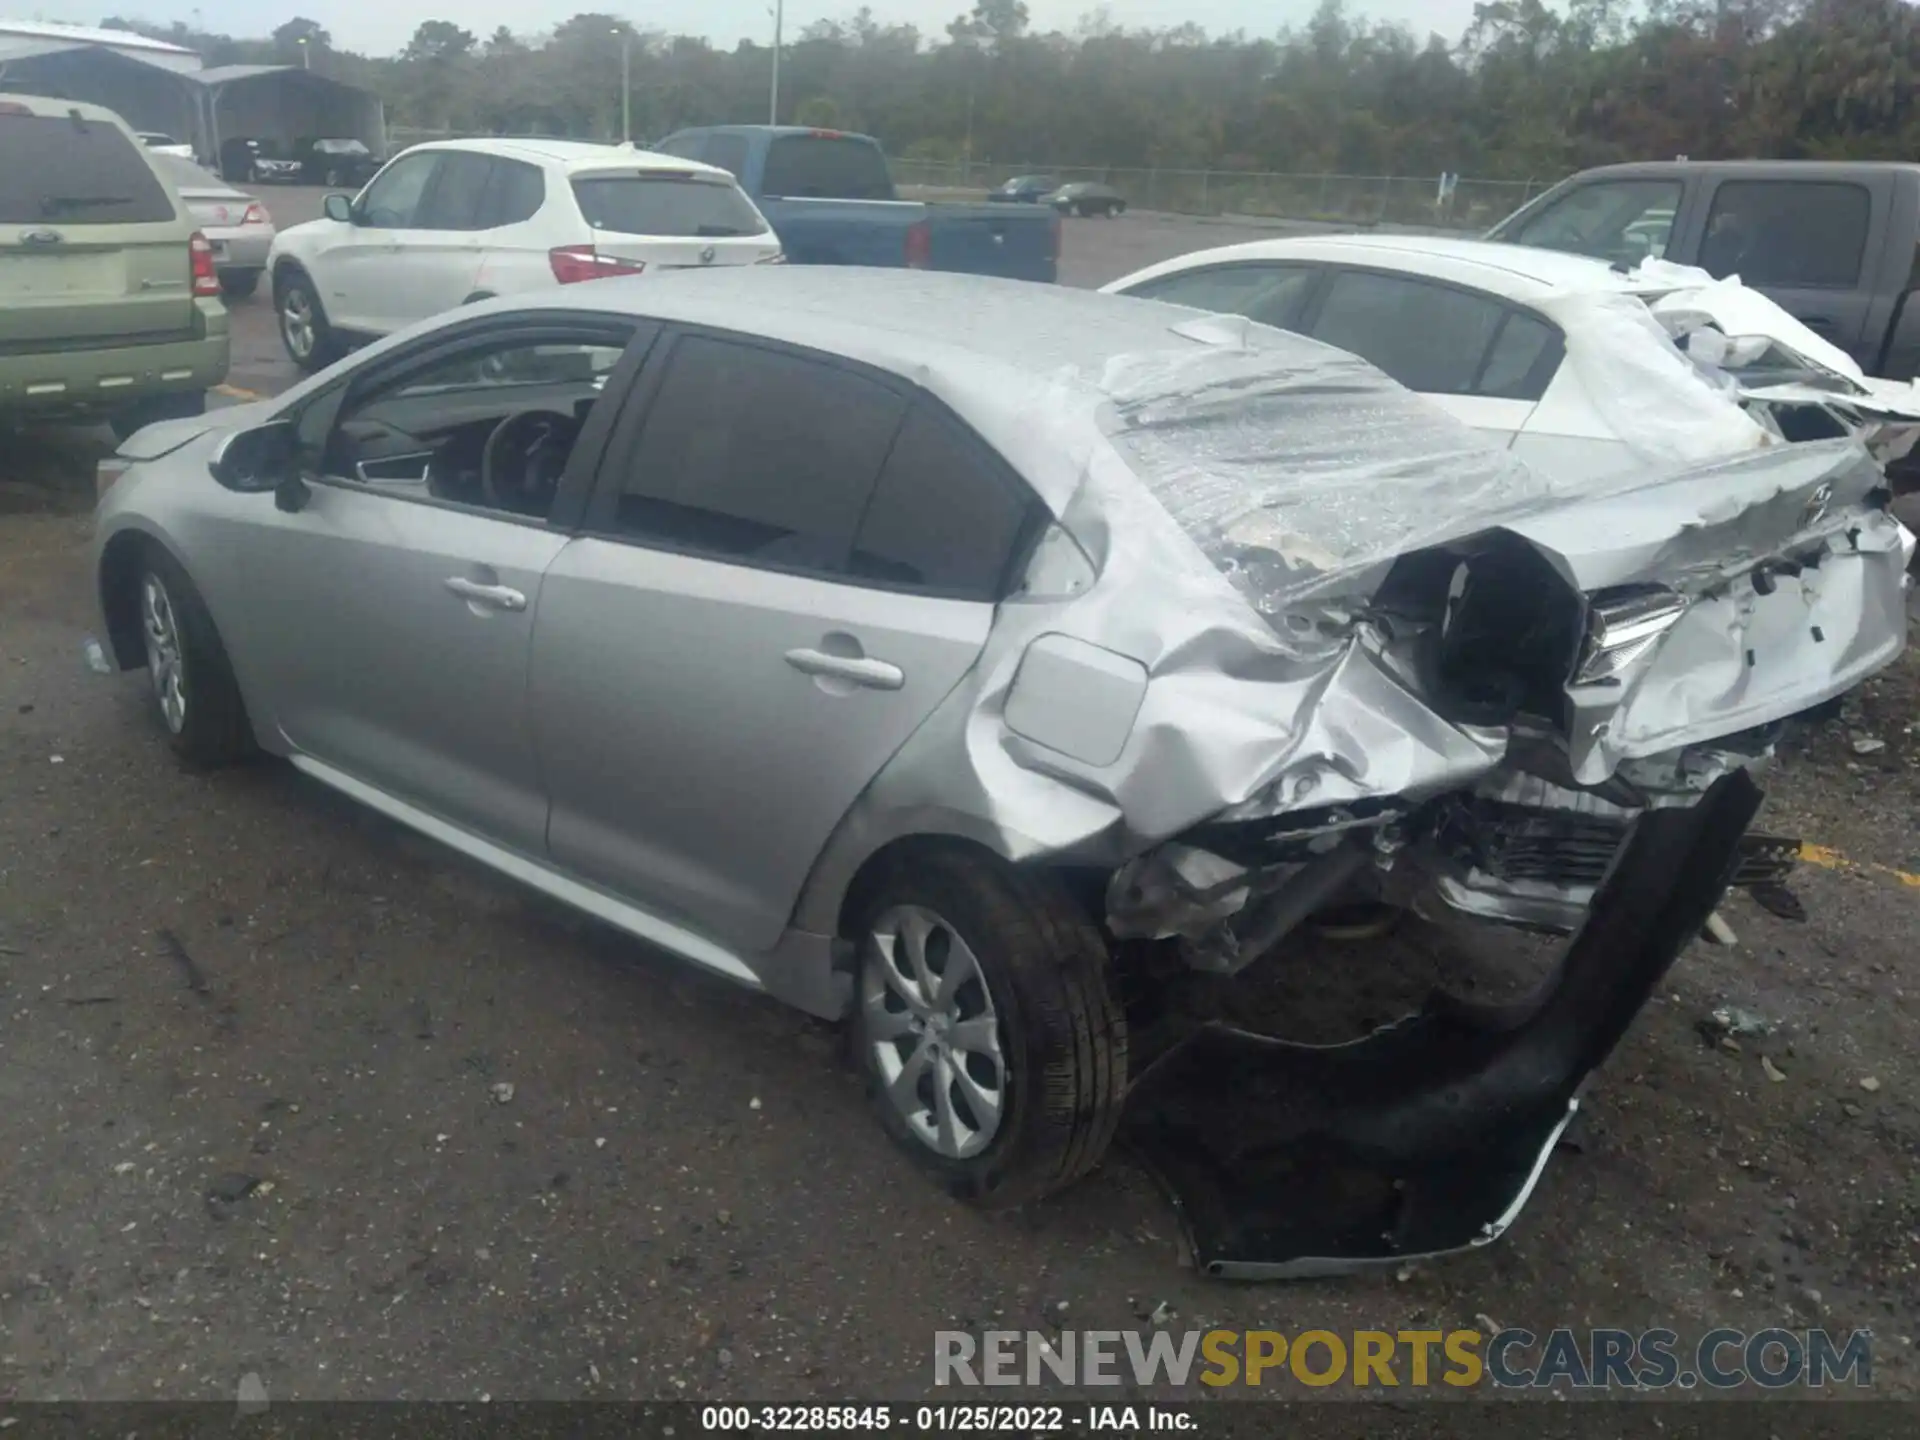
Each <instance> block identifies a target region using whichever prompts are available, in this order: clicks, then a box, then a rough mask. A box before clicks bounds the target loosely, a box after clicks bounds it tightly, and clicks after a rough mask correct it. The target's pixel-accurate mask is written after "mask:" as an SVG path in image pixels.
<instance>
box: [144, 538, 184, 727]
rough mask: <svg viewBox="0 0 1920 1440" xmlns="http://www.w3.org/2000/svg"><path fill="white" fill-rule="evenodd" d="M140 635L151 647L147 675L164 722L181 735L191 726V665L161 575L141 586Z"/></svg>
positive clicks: (147, 579) (148, 655) (148, 654)
mask: <svg viewBox="0 0 1920 1440" xmlns="http://www.w3.org/2000/svg"><path fill="white" fill-rule="evenodd" d="M140 631H141V635H142V638H144V639H145V641H146V646H147V674H148V676H149V678H151V680H152V681H153V695H154V699H156V700H157V701H159V703H160V718H161V719H162V720H164V721H166V724H167V729H168V730H169V731H170V732H171V733H173V734H175V735H178V734H179V733H180V732H181V730H183V729H184V728H185V727H186V723H187V664H186V657H185V655H184V654H183V653H182V652H181V647H180V626H179V622H178V621H177V620H175V618H174V613H173V601H172V599H171V597H169V596H168V594H167V587H166V586H165V585H164V584H162V583H161V580H160V577H159V576H158V575H153V574H149V575H147V576H146V577H145V578H144V579H142V580H141V582H140Z"/></svg>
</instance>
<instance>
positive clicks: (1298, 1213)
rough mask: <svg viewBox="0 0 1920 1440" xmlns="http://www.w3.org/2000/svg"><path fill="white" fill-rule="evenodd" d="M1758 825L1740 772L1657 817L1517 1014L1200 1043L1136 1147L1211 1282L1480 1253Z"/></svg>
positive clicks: (1157, 1092)
mask: <svg viewBox="0 0 1920 1440" xmlns="http://www.w3.org/2000/svg"><path fill="white" fill-rule="evenodd" d="M1759 805H1760V790H1759V787H1758V786H1757V785H1756V784H1755V783H1754V782H1753V780H1752V779H1751V778H1750V777H1749V776H1748V775H1747V774H1746V772H1745V771H1735V772H1733V773H1731V774H1729V775H1727V776H1725V777H1724V778H1722V779H1721V780H1719V781H1717V782H1716V783H1715V784H1714V785H1713V786H1712V787H1711V788H1710V789H1709V790H1708V791H1707V792H1706V794H1705V795H1704V796H1703V797H1702V799H1701V800H1700V802H1699V803H1698V804H1696V805H1693V806H1690V807H1686V808H1675V809H1666V810H1656V811H1650V812H1648V813H1646V814H1644V815H1643V816H1642V817H1641V818H1640V819H1639V820H1638V821H1637V822H1635V826H1634V830H1633V833H1632V837H1631V839H1630V840H1629V841H1628V843H1627V845H1626V846H1625V848H1624V849H1622V851H1621V852H1620V854H1619V856H1618V858H1617V859H1616V861H1615V863H1614V865H1613V868H1612V870H1611V871H1610V873H1609V874H1608V875H1607V877H1606V879H1605V881H1604V882H1603V883H1602V885H1601V887H1600V890H1599V891H1598V893H1597V894H1596V895H1595V897H1594V903H1593V908H1592V912H1591V915H1590V918H1589V919H1588V921H1587V923H1586V925H1585V926H1584V927H1583V928H1582V929H1581V931H1580V932H1579V933H1578V934H1577V935H1576V936H1575V937H1574V938H1573V939H1572V940H1571V942H1570V943H1569V944H1568V946H1567V948H1566V950H1565V952H1564V953H1563V954H1562V956H1561V960H1560V963H1559V965H1558V966H1557V967H1556V969H1555V971H1554V974H1553V975H1552V977H1551V978H1550V979H1549V980H1547V981H1546V982H1545V983H1544V984H1543V985H1542V986H1541V988H1540V989H1539V990H1538V991H1537V992H1536V993H1535V994H1534V995H1533V996H1532V997H1530V998H1529V999H1527V1000H1525V1001H1522V1002H1520V1003H1518V1004H1515V1005H1512V1006H1505V1007H1494V1006H1484V1005H1474V1004H1469V1003H1467V1002H1463V1001H1459V1000H1456V999H1453V998H1452V997H1448V996H1439V995H1436V996H1435V997H1433V998H1432V999H1431V1000H1429V1002H1428V1003H1427V1005H1426V1006H1425V1008H1423V1009H1422V1010H1421V1011H1420V1012H1419V1013H1418V1014H1416V1015H1413V1016H1411V1017H1409V1018H1408V1019H1406V1020H1404V1021H1401V1022H1399V1023H1397V1024H1395V1025H1392V1026H1389V1027H1387V1028H1385V1029H1382V1030H1379V1031H1376V1032H1375V1033H1374V1034H1372V1035H1369V1036H1367V1037H1366V1038H1364V1039H1361V1040H1357V1041H1354V1042H1352V1043H1350V1044H1345V1045H1334V1046H1310V1045H1301V1044H1296V1043H1293V1042H1289V1041H1283V1040H1277V1039H1274V1038H1272V1037H1270V1036H1264V1035H1257V1034H1253V1033H1251V1032H1249V1031H1246V1030H1241V1029H1237V1028H1234V1027H1232V1026H1226V1025H1211V1026H1208V1027H1206V1028H1203V1029H1201V1030H1200V1031H1198V1032H1196V1033H1195V1034H1194V1035H1192V1036H1190V1037H1189V1038H1188V1039H1187V1040H1185V1041H1183V1042H1182V1043H1181V1044H1180V1045H1178V1046H1176V1047H1175V1048H1174V1049H1173V1050H1171V1051H1169V1052H1168V1053H1167V1054H1166V1055H1165V1056H1163V1057H1161V1059H1160V1060H1158V1061H1157V1062H1156V1063H1155V1064H1153V1065H1152V1066H1151V1067H1150V1068H1149V1069H1148V1070H1147V1071H1146V1072H1145V1073H1144V1074H1143V1075H1142V1076H1141V1077H1140V1079H1139V1080H1138V1081H1137V1082H1136V1083H1135V1086H1134V1089H1133V1093H1132V1096H1131V1097H1130V1100H1129V1106H1128V1112H1127V1115H1126V1118H1125V1120H1124V1123H1123V1135H1124V1136H1125V1138H1126V1139H1127V1141H1128V1142H1129V1143H1130V1144H1131V1146H1132V1147H1133V1149H1134V1150H1135V1151H1136V1152H1137V1153H1138V1154H1139V1155H1140V1157H1141V1158H1142V1159H1143V1160H1144V1161H1145V1163H1146V1164H1147V1165H1148V1167H1149V1168H1150V1169H1151V1170H1152V1171H1153V1172H1154V1173H1155V1174H1156V1175H1157V1176H1158V1178H1159V1179H1160V1180H1161V1182H1162V1183H1163V1184H1164V1185H1165V1186H1166V1187H1167V1188H1168V1190H1169V1191H1170V1192H1171V1194H1172V1196H1173V1199H1174V1203H1175V1205H1176V1207H1177V1209H1178V1211H1179V1214H1180V1217H1181V1223H1182V1225H1183V1227H1184V1228H1185V1230H1186V1233H1187V1239H1188V1242H1189V1244H1190V1245H1191V1247H1192V1249H1193V1253H1194V1257H1195V1262H1196V1264H1197V1265H1198V1266H1199V1268H1200V1269H1201V1270H1202V1271H1203V1272H1204V1273H1206V1274H1210V1275H1214V1276H1218V1277H1221V1278H1228V1279H1281V1278H1293V1277H1304V1276H1311V1275H1320V1274H1332V1273H1340V1272H1345V1271H1350V1270H1353V1269H1357V1268H1361V1267H1364V1266H1367V1265H1370V1264H1394V1263H1398V1262H1400V1261H1402V1260H1406V1259H1409V1258H1412V1257H1416V1256H1424V1255H1435V1254H1441V1253H1445V1252H1448V1251H1455V1250H1463V1249H1470V1248H1473V1247H1475V1246H1479V1245H1485V1244H1487V1243H1489V1242H1490V1241H1492V1240H1495V1239H1497V1238H1499V1236H1500V1235H1501V1234H1502V1233H1504V1232H1505V1231H1506V1229H1507V1228H1508V1227H1509V1226H1510V1225H1511V1224H1512V1223H1513V1221H1514V1219H1515V1218H1516V1217H1517V1216H1518V1214H1519V1211H1520V1209H1521V1207H1522V1206H1523V1205H1524V1204H1525V1203H1526V1200H1527V1197H1528V1195H1529V1194H1530V1193H1531V1192H1532V1190H1533V1187H1534V1185H1535V1183H1536V1182H1537V1181H1538V1180H1539V1177H1540V1175H1541V1172H1542V1171H1543V1170H1544V1169H1545V1167H1546V1163H1547V1160H1548V1157H1549V1156H1550V1154H1551V1152H1552V1150H1553V1147H1554V1145H1555V1143H1556V1141H1557V1140H1558V1139H1559V1137H1560V1134H1561V1131H1562V1130H1564V1129H1565V1127H1566V1124H1567V1122H1568V1120H1569V1119H1570V1118H1571V1116H1572V1114H1573V1111H1574V1109H1575V1107H1576V1105H1577V1103H1578V1102H1577V1099H1576V1096H1577V1093H1578V1091H1579V1089H1580V1087H1581V1084H1582V1083H1583V1082H1584V1080H1585V1079H1586V1077H1587V1075H1588V1074H1589V1073H1590V1072H1591V1071H1593V1070H1594V1068H1595V1067H1597V1066H1598V1065H1599V1064H1600V1063H1601V1062H1602V1061H1603V1060H1605V1059H1606V1057H1607V1055H1608V1054H1609V1053H1610V1052H1611V1051H1612V1049H1613V1047H1614V1046H1615V1045H1616V1044H1617V1043H1618V1042H1619V1040H1620V1037H1621V1036H1622V1035H1624V1034H1625V1033H1626V1030H1627V1028H1628V1026H1629V1025H1630V1024H1631V1023H1632V1021H1633V1018H1634V1016H1635V1015H1636V1014H1638V1013H1639V1011H1640V1009H1641V1007H1642V1006H1643V1005H1644V1004H1645V1002H1646V1000H1647V997H1648V996H1649V995H1650V994H1651V993H1652V991H1653V989H1654V987H1655V986H1656V985H1657V984H1658V983H1659V981H1660V979H1661V977H1662V976H1663V975H1664V974H1665V973H1666V971H1667V969H1668V967H1669V966H1670V965H1671V964H1672V963H1673V961H1674V959H1675V957H1676V956H1677V955H1678V954H1679V953H1680V951H1681V950H1682V949H1683V948H1684V947H1685V946H1686V945H1687V944H1688V942H1690V941H1691V940H1692V939H1693V938H1694V937H1695V936H1697V935H1698V934H1699V933H1700V930H1701V927H1702V926H1703V925H1704V924H1705V923H1706V920H1707V917H1708V916H1709V915H1710V914H1711V913H1712V911H1713V909H1714V907H1715V905H1716V904H1717V903H1718V902H1719V900H1720V897H1721V895H1722V894H1723V892H1724V891H1725V889H1726V886H1727V884H1728V882H1729V880H1730V879H1731V878H1732V877H1733V873H1734V870H1735V868H1736V866H1737V864H1738V862H1739V854H1740V842H1741V837H1742V836H1743V835H1744V834H1745V832H1746V830H1747V827H1748V825H1749V824H1751V823H1752V820H1753V817H1754V815H1755V813H1756V812H1757V811H1758V809H1759Z"/></svg>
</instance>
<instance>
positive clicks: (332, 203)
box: [320, 195, 353, 225]
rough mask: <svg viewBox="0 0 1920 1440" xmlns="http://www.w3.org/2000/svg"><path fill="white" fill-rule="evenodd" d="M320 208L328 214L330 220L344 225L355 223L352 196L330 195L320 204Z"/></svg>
mask: <svg viewBox="0 0 1920 1440" xmlns="http://www.w3.org/2000/svg"><path fill="white" fill-rule="evenodd" d="M320 208H321V209H322V210H324V211H325V212H326V216H327V219H329V220H337V221H339V222H340V223H341V224H342V225H351V224H352V223H353V200H352V197H350V196H347V195H329V196H327V198H326V199H325V200H323V201H321V202H320Z"/></svg>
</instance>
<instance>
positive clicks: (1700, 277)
mask: <svg viewBox="0 0 1920 1440" xmlns="http://www.w3.org/2000/svg"><path fill="white" fill-rule="evenodd" d="M1666 269H1667V271H1668V272H1672V275H1671V278H1673V279H1675V280H1676V281H1678V282H1679V283H1678V284H1676V285H1675V288H1673V289H1672V290H1669V291H1667V292H1666V293H1665V294H1661V295H1658V296H1655V297H1653V298H1652V299H1650V300H1649V301H1648V302H1647V304H1648V308H1649V309H1651V310H1652V311H1653V314H1654V318H1655V319H1656V320H1658V321H1659V322H1660V323H1661V324H1662V326H1664V327H1665V328H1666V329H1667V330H1668V332H1669V333H1671V334H1673V335H1674V336H1676V337H1678V336H1681V335H1685V334H1686V333H1687V332H1688V331H1690V330H1693V329H1696V328H1698V327H1699V326H1701V325H1711V326H1713V327H1714V328H1715V329H1716V330H1718V331H1719V332H1720V333H1721V334H1722V335H1725V336H1727V337H1729V338H1730V339H1736V340H1737V339H1746V338H1749V337H1753V336H1764V337H1765V338H1767V339H1768V340H1771V341H1772V342H1773V343H1774V344H1776V345H1778V346H1780V347H1781V348H1782V349H1783V350H1790V351H1792V352H1793V353H1794V354H1796V355H1798V356H1800V357H1802V358H1803V359H1805V360H1807V361H1809V362H1811V363H1812V364H1813V365H1815V366H1817V367H1818V368H1820V369H1823V370H1830V371H1832V372H1833V373H1834V374H1836V375H1841V376H1844V377H1845V378H1847V379H1849V380H1851V381H1853V382H1854V383H1855V384H1862V383H1864V382H1865V380H1866V374H1865V372H1864V371H1862V370H1861V368H1860V366H1859V363H1858V362H1857V361H1856V360H1854V358H1853V357H1852V356H1851V355H1849V354H1847V352H1846V351H1844V350H1842V349H1841V348H1840V347H1839V346H1838V345H1835V344H1834V343H1833V342H1832V341H1831V340H1825V339H1822V338H1821V337H1820V336H1819V335H1818V334H1816V333H1815V332H1814V331H1813V330H1812V329H1811V328H1809V327H1808V326H1807V325H1805V324H1803V323H1801V322H1800V321H1799V320H1796V319H1795V318H1794V317H1793V316H1792V315H1790V314H1788V313H1787V311H1786V310H1785V309H1783V308H1782V307H1781V306H1780V305H1779V304H1778V303H1777V302H1775V301H1773V300H1770V299H1768V298H1767V297H1766V296H1765V295H1762V294H1761V293H1760V292H1759V291H1758V290H1754V289H1750V288H1749V287H1748V286H1746V285H1744V284H1742V283H1741V281H1740V277H1739V276H1737V275H1730V276H1728V277H1727V278H1725V279H1723V280H1716V279H1714V278H1713V277H1712V276H1711V275H1709V274H1708V273H1707V272H1706V271H1704V270H1693V269H1690V268H1689V267H1687V266H1681V265H1674V266H1669V267H1666ZM1645 271H1646V267H1645V266H1642V267H1641V268H1640V270H1638V271H1636V272H1635V278H1636V279H1637V278H1639V277H1640V276H1641V275H1642V274H1644V273H1645ZM1648 278H1655V277H1648Z"/></svg>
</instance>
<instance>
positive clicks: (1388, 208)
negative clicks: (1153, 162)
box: [893, 159, 1552, 231]
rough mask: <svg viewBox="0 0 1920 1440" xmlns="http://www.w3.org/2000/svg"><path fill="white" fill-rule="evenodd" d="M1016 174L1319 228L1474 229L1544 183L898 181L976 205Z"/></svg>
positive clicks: (1003, 177) (965, 176) (915, 167)
mask: <svg viewBox="0 0 1920 1440" xmlns="http://www.w3.org/2000/svg"><path fill="white" fill-rule="evenodd" d="M1016 175H1042V176H1045V177H1047V178H1048V179H1050V180H1056V181H1058V182H1059V183H1060V184H1062V185H1067V184H1071V183H1073V182H1074V181H1076V180H1093V181H1098V182H1100V183H1101V184H1104V185H1111V186H1113V187H1114V188H1115V189H1116V190H1118V191H1119V192H1120V193H1121V194H1122V195H1124V196H1125V197H1126V200H1127V203H1128V205H1129V206H1131V207H1132V208H1134V209H1137V210H1164V211H1170V212H1172V213H1174V214H1179V215H1248V216H1256V217H1259V218H1263V219H1275V220H1325V221H1328V222H1330V223H1334V224H1340V225H1378V224H1381V223H1387V224H1397V225H1423V226H1424V225H1432V226H1440V227H1444V228H1446V229H1456V230H1472V231H1480V230H1486V229H1489V228H1490V227H1492V226H1493V225H1494V224H1495V223H1496V222H1497V221H1499V220H1501V219H1504V218H1505V217H1506V216H1508V215H1510V214H1512V213H1513V212H1514V211H1515V210H1518V209H1519V208H1520V207H1521V206H1522V205H1524V204H1526V202H1527V201H1529V200H1531V199H1532V198H1533V197H1534V196H1535V195H1538V194H1539V193H1540V192H1541V191H1542V190H1545V189H1546V188H1547V187H1548V186H1549V185H1550V184H1551V183H1552V182H1551V181H1547V180H1470V179H1464V178H1462V179H1458V180H1456V181H1454V183H1453V184H1452V185H1451V186H1450V187H1447V188H1445V189H1444V190H1443V187H1442V185H1441V181H1440V177H1439V176H1437V175H1436V176H1418V175H1290V174H1282V173H1276V172H1265V171H1245V170H1128V169H1109V168H1102V167H1096V166H1078V165H1039V164H1023V165H1004V164H986V163H983V162H980V161H973V162H968V161H964V160H953V161H946V160H898V159H896V160H895V161H894V162H893V176H894V180H895V182H896V183H898V184H900V185H903V186H913V187H916V188H918V189H921V190H926V191H932V192H937V193H945V194H950V195H951V196H952V197H953V198H955V199H959V198H962V197H974V198H977V197H978V196H980V195H984V194H985V193H986V192H987V191H988V190H991V189H993V188H994V187H995V186H998V185H1000V184H1002V183H1004V182H1005V181H1007V180H1009V179H1011V178H1013V177H1014V176H1016Z"/></svg>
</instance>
